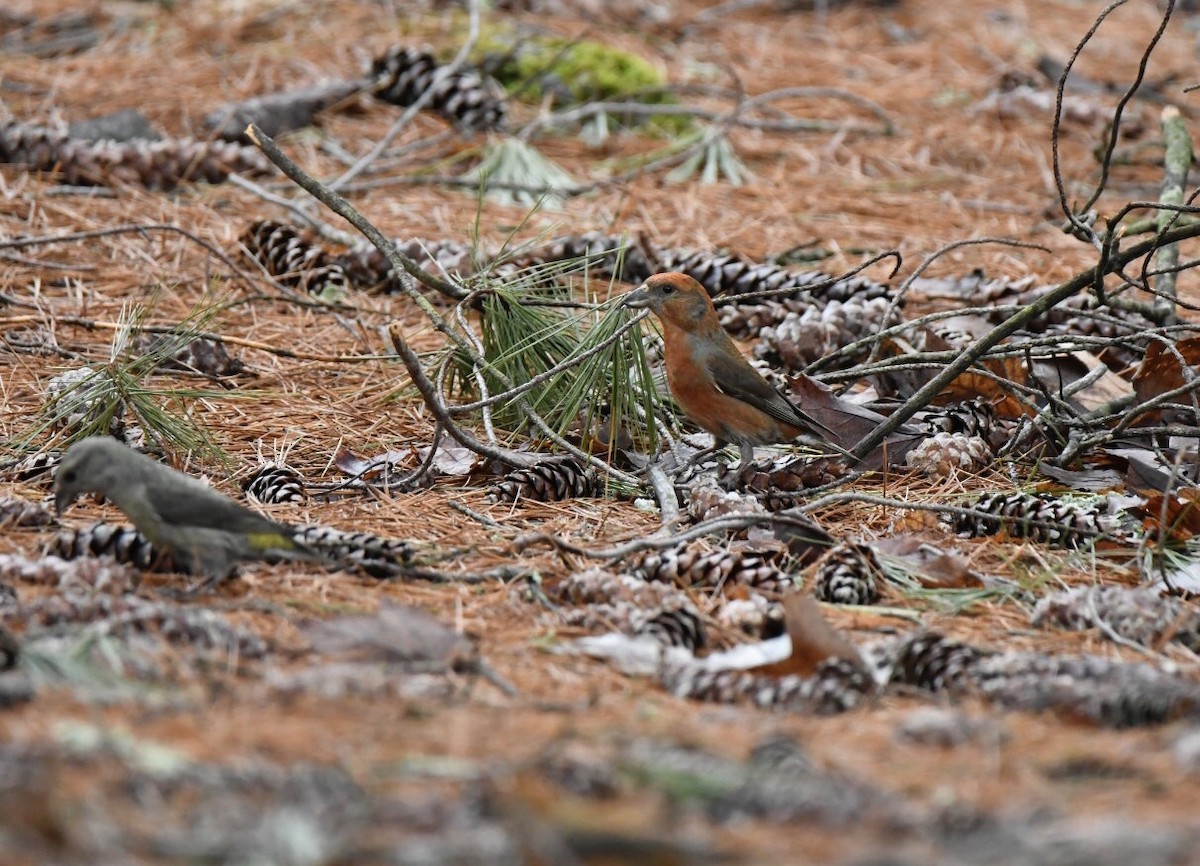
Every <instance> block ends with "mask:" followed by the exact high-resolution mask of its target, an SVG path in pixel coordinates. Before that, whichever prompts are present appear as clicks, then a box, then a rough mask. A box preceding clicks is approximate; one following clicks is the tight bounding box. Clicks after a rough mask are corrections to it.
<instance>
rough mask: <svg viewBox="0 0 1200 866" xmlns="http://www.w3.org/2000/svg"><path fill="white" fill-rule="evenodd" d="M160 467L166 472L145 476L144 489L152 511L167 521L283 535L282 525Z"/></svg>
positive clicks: (183, 524) (179, 524) (198, 482)
mask: <svg viewBox="0 0 1200 866" xmlns="http://www.w3.org/2000/svg"><path fill="white" fill-rule="evenodd" d="M162 469H163V470H164V472H167V473H169V475H167V476H166V477H158V478H153V479H148V480H147V484H146V489H147V491H148V495H149V497H150V501H151V504H152V505H153V506H154V510H155V511H156V512H157V513H158V515H159V516H160V517H161V518H162V519H163V520H164V521H165V522H167V523H168V524H171V525H174V526H185V525H186V526H195V527H201V528H211V529H223V530H227V531H230V532H239V533H262V534H279V535H283V534H284V527H282V526H280V525H279V524H277V523H275V522H274V521H273V520H268V519H267V518H265V517H263V516H262V515H261V514H256V513H255V512H253V511H251V510H250V509H249V508H246V507H244V506H242V505H239V504H238V503H236V502H234V501H233V500H232V499H230V498H229V497H227V496H225V495H223V494H221V493H218V492H217V491H215V490H213V489H211V488H210V487H208V486H207V485H205V484H204V483H203V482H201V481H199V480H197V479H195V478H190V477H188V476H186V475H181V474H180V473H177V472H174V471H173V470H168V469H167V468H166V467H162ZM158 474H159V473H157V472H156V473H155V475H158ZM284 537H286V536H284Z"/></svg>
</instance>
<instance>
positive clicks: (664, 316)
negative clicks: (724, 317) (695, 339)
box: [625, 273, 720, 331]
mask: <svg viewBox="0 0 1200 866" xmlns="http://www.w3.org/2000/svg"><path fill="white" fill-rule="evenodd" d="M625 306H627V307H633V308H634V309H639V310H640V309H646V310H650V311H652V312H653V313H654V314H655V315H656V316H658V318H659V319H660V320H661V321H662V322H663V324H664V325H667V324H669V325H676V326H678V327H680V328H683V329H684V330H686V331H694V330H696V329H698V328H707V327H710V326H712V325H717V327H720V325H719V324H718V323H717V314H716V310H715V309H713V303H712V299H711V298H709V296H708V292H706V291H705V290H704V286H702V285H700V284H699V283H698V282H696V281H695V280H694V279H692V278H691V277H689V276H688V275H687V274H679V273H669V274H655V275H654V276H652V277H651V278H650V279H648V280H646V282H644V283H642V285H641V287H640V288H638V289H636V290H635V291H632V292H630V293H629V294H627V295H626V296H625Z"/></svg>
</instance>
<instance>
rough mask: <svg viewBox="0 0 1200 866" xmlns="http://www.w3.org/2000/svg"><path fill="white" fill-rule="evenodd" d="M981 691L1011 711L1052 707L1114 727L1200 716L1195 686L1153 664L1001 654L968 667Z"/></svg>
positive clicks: (1199, 693)
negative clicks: (970, 667)
mask: <svg viewBox="0 0 1200 866" xmlns="http://www.w3.org/2000/svg"><path fill="white" fill-rule="evenodd" d="M971 674H972V676H973V678H974V681H975V684H976V686H977V687H978V689H979V691H980V693H981V694H983V695H984V696H985V697H987V698H988V699H990V700H992V701H994V702H996V703H997V704H999V705H1000V706H1002V707H1005V708H1008V709H1015V710H1033V711H1045V710H1057V711H1059V712H1062V713H1065V714H1066V715H1068V716H1069V717H1072V718H1076V719H1087V720H1090V721H1092V722H1094V723H1096V724H1101V725H1108V726H1111V727H1117V728H1126V727H1133V726H1136V725H1157V724H1162V723H1164V722H1170V721H1174V720H1176V719H1181V718H1186V719H1192V720H1195V719H1196V718H1198V717H1200V685H1197V684H1196V683H1194V682H1192V681H1190V680H1188V679H1185V678H1183V677H1181V676H1179V675H1178V674H1174V673H1171V672H1169V671H1164V670H1162V669H1161V668H1159V667H1158V666H1156V665H1149V664H1137V663H1135V664H1126V663H1122V662H1114V661H1109V660H1107V659H1102V658H1099V657H1097V656H1047V655H1043V654H1040V653H1004V654H1002V655H996V656H992V657H990V658H985V659H981V660H979V661H978V662H977V663H976V664H975V665H974V666H973V667H972V669H971Z"/></svg>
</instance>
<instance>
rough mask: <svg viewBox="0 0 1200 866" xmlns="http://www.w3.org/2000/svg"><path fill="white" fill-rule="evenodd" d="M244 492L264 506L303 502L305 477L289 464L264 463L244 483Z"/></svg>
mask: <svg viewBox="0 0 1200 866" xmlns="http://www.w3.org/2000/svg"><path fill="white" fill-rule="evenodd" d="M242 492H243V493H245V494H246V496H247V497H248V498H250V499H252V500H254V501H255V502H261V503H263V504H264V505H273V504H277V503H280V502H303V501H304V500H305V493H304V476H303V475H301V474H300V473H299V472H297V471H296V470H295V469H293V468H292V467H291V466H288V465H287V464H279V463H263V464H262V465H261V466H259V467H258V468H257V469H255V470H254V472H253V473H252V474H251V475H250V477H249V478H247V479H246V480H245V481H243V482H242Z"/></svg>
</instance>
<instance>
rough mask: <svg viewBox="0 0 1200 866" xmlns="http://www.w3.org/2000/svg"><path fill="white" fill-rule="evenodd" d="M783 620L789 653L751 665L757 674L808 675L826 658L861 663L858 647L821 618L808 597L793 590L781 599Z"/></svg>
mask: <svg viewBox="0 0 1200 866" xmlns="http://www.w3.org/2000/svg"><path fill="white" fill-rule="evenodd" d="M783 619H784V625H785V627H786V629H787V634H788V637H789V638H791V641H792V654H791V655H790V656H789V657H788V658H786V659H784V660H782V661H778V662H775V663H774V664H769V665H764V666H763V667H760V668H755V670H756V671H757V672H758V673H765V674H772V675H776V676H787V675H789V674H798V675H799V676H810V675H811V674H812V673H813V672H815V671H816V669H817V665H819V664H820V663H821V662H823V661H825V660H826V659H848V660H850V661H853V662H855V663H857V664H859V665H862V664H863V661H862V656H861V655H859V652H858V647H857V646H855V645H854V643H853V642H852V641H850V640H849V639H848V638H847V637H846V636H845V635H843V634H842V633H841V632H839V631H837V630H836V629H834V628H833V626H831V625H830V624H829V623H828V622H827V621H826V620H825V617H824V616H822V615H821V607H820V605H818V604H817V602H816V600H815V599H813V597H812V596H810V595H801V594H800V593H793V594H791V595H789V596H787V597H786V598H784V600H783Z"/></svg>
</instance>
